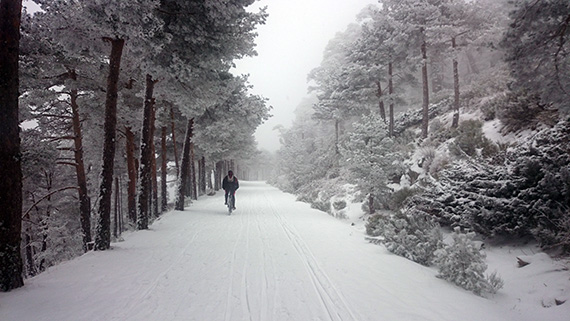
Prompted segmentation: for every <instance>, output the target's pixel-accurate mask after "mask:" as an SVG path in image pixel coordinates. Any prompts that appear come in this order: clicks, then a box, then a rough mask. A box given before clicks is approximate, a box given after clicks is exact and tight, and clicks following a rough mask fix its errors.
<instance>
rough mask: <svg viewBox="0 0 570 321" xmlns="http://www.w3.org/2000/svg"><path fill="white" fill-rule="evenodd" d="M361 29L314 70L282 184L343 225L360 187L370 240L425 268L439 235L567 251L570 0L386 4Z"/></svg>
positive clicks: (283, 159) (342, 37)
mask: <svg viewBox="0 0 570 321" xmlns="http://www.w3.org/2000/svg"><path fill="white" fill-rule="evenodd" d="M358 19H359V20H358V23H355V24H352V25H350V26H349V27H348V28H347V29H346V30H345V31H343V32H339V33H338V34H337V35H336V36H335V37H334V38H333V39H331V40H330V42H329V44H328V46H327V48H326V50H325V52H324V56H323V60H322V62H321V64H320V65H319V66H318V67H316V68H314V70H313V71H312V72H311V73H310V74H309V80H310V81H311V84H312V90H313V95H312V97H311V98H308V99H307V100H306V101H304V102H302V103H301V104H300V105H299V106H298V108H297V111H296V113H297V117H296V120H295V121H294V123H293V125H292V127H291V128H290V129H286V130H283V132H282V141H283V147H282V148H281V149H280V150H279V152H278V160H279V161H280V165H279V169H280V170H281V172H280V176H279V178H278V179H277V180H275V183H276V184H278V185H279V186H280V187H281V188H283V189H285V190H286V191H289V192H293V193H295V194H297V195H298V198H299V199H300V200H303V201H307V202H310V203H311V204H312V205H313V206H314V207H316V208H319V209H322V210H324V211H328V212H329V213H331V214H332V215H335V216H341V217H342V216H343V215H344V214H343V211H345V209H344V208H345V207H346V206H347V203H348V201H350V200H347V199H348V198H349V195H351V194H352V192H351V191H350V186H356V189H357V191H358V193H357V197H356V201H361V202H363V206H362V209H363V211H364V212H365V213H367V214H370V215H369V220H368V223H367V231H368V233H369V234H370V235H371V237H374V238H375V237H379V238H380V240H382V241H381V242H384V244H386V245H387V248H388V249H399V250H398V251H400V250H401V253H398V254H402V255H404V256H406V257H408V258H413V259H415V260H418V262H419V263H422V264H430V262H431V263H433V262H435V261H437V258H434V253H436V252H437V253H443V252H442V251H441V248H439V249H438V246H439V245H438V244H442V243H441V242H439V240H438V239H437V237H436V236H434V235H437V229H435V230H434V227H435V226H439V225H441V226H445V227H450V228H459V231H461V232H467V231H472V232H476V233H477V234H478V235H479V236H478V237H481V236H483V237H495V239H498V238H496V237H506V238H507V239H512V238H525V239H531V240H534V241H536V242H538V243H539V244H540V245H541V246H542V247H543V248H544V249H549V250H558V251H562V252H565V253H567V252H568V250H570V213H569V208H570V154H569V153H570V143H569V142H570V124H569V119H568V112H569V111H570V103H569V102H570V92H569V91H568V88H570V2H568V1H567V0H524V1H523V0H519V1H506V0H505V1H496V0H478V1H465V0H404V1H401V0H385V1H382V3H381V4H380V5H377V6H376V5H373V6H370V7H367V8H365V9H364V10H362V11H361V13H360V14H359V16H358ZM485 134H487V135H488V136H489V135H492V136H493V137H487V136H486V135H485ZM497 137H499V138H500V137H511V139H506V138H504V139H502V140H501V139H498V140H497V139H496V138H497ZM516 137H522V138H520V139H517V138H516ZM490 138H495V139H490ZM513 138H514V139H513ZM343 198H344V200H343ZM434 231H435V232H434ZM434 238H435V239H434ZM463 238H465V239H468V238H473V236H469V237H468V236H463ZM387 242H393V243H391V244H387ZM394 244H396V245H394ZM430 244H431V245H430ZM434 244H435V245H434ZM432 245H433V246H432ZM422 249H423V250H425V251H426V253H423V254H422V255H418V253H417V252H414V251H418V250H422ZM427 249H430V250H429V251H427ZM424 254H425V255H424ZM419 258H424V259H419ZM439 259H440V260H443V259H444V257H443V256H442V257H440V258H439ZM491 283H492V282H491ZM479 290H481V288H479Z"/></svg>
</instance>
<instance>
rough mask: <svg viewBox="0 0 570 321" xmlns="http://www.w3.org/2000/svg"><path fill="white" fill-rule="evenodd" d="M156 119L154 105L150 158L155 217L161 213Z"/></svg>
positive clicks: (151, 121)
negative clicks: (155, 138) (156, 148)
mask: <svg viewBox="0 0 570 321" xmlns="http://www.w3.org/2000/svg"><path fill="white" fill-rule="evenodd" d="M155 121H156V108H155V106H153V108H152V115H151V120H150V132H151V133H150V143H151V145H150V146H151V155H152V157H151V158H150V159H151V161H152V172H151V173H152V202H151V203H152V213H153V215H154V217H158V215H159V214H160V212H159V211H158V208H159V207H158V174H157V170H156V150H155V144H154V132H155V127H154V123H155Z"/></svg>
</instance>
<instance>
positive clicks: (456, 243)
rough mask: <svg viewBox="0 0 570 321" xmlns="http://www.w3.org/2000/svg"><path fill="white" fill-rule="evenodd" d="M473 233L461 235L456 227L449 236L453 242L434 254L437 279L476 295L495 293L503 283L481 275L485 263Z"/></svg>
mask: <svg viewBox="0 0 570 321" xmlns="http://www.w3.org/2000/svg"><path fill="white" fill-rule="evenodd" d="M474 237H475V233H473V232H469V233H461V231H460V229H459V228H456V229H455V231H454V233H453V234H452V238H453V243H452V244H446V245H445V246H444V247H443V248H441V249H438V250H437V251H435V260H434V261H435V264H436V265H437V266H438V268H439V274H438V277H440V278H442V279H445V280H448V281H450V282H452V283H455V284H457V285H459V286H460V287H462V288H464V289H466V290H469V291H473V292H474V293H476V294H478V295H482V294H483V293H495V292H497V291H498V290H499V289H500V288H501V287H502V286H503V282H502V280H501V279H500V277H498V276H497V275H496V274H492V275H491V276H489V277H486V276H485V271H486V270H487V264H486V263H485V257H486V256H485V254H484V253H482V252H481V251H480V249H479V247H480V245H478V244H477V243H476V242H474V241H473V239H474Z"/></svg>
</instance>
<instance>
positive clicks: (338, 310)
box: [268, 198, 357, 321]
mask: <svg viewBox="0 0 570 321" xmlns="http://www.w3.org/2000/svg"><path fill="white" fill-rule="evenodd" d="M268 201H269V202H271V200H270V199H269V198H268ZM271 212H272V213H273V215H274V216H275V217H276V218H277V220H278V221H279V223H280V225H281V228H282V229H283V231H284V232H285V235H286V236H287V238H288V239H289V241H291V244H292V245H293V247H294V248H295V251H296V252H297V254H298V255H299V257H300V258H301V259H302V261H303V264H304V265H305V268H306V270H307V272H308V273H309V276H310V278H311V282H312V284H313V288H314V290H315V292H316V293H317V294H318V296H319V299H320V301H321V303H322V305H323V309H324V310H325V312H326V313H327V314H328V316H329V318H330V320H334V321H336V320H341V321H347V320H357V318H356V317H355V316H354V314H353V313H352V311H351V309H350V308H349V306H348V304H347V302H346V300H345V299H344V297H343V295H342V293H341V292H340V291H339V290H338V289H337V288H336V287H335V286H334V284H333V282H332V281H331V280H330V278H329V277H328V275H327V274H326V272H325V271H324V270H323V269H322V268H321V267H320V266H319V264H318V262H317V260H316V258H315V256H314V255H313V253H312V252H311V250H310V249H309V247H308V246H307V244H306V243H305V242H304V241H303V238H302V237H301V236H300V235H299V234H298V233H297V232H296V231H295V229H294V228H293V227H292V226H290V225H289V223H288V222H287V220H286V219H285V218H284V217H283V216H282V215H281V214H280V213H279V211H278V210H277V209H275V206H274V205H273V203H272V211H271Z"/></svg>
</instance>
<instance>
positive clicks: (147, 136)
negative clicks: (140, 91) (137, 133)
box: [137, 74, 154, 230]
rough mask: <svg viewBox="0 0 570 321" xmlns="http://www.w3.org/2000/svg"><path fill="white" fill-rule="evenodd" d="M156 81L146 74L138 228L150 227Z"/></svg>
mask: <svg viewBox="0 0 570 321" xmlns="http://www.w3.org/2000/svg"><path fill="white" fill-rule="evenodd" d="M153 91H154V81H153V80H152V76H151V75H148V74H147V75H146V91H145V99H144V116H143V126H142V138H141V165H140V169H139V200H138V207H139V208H138V216H137V229H139V230H146V229H148V221H149V217H150V205H151V201H152V200H151V192H152V158H153V155H152V128H151V127H152V124H151V123H152V113H153V112H152V110H153V108H154V98H153V97H152V95H153Z"/></svg>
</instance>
